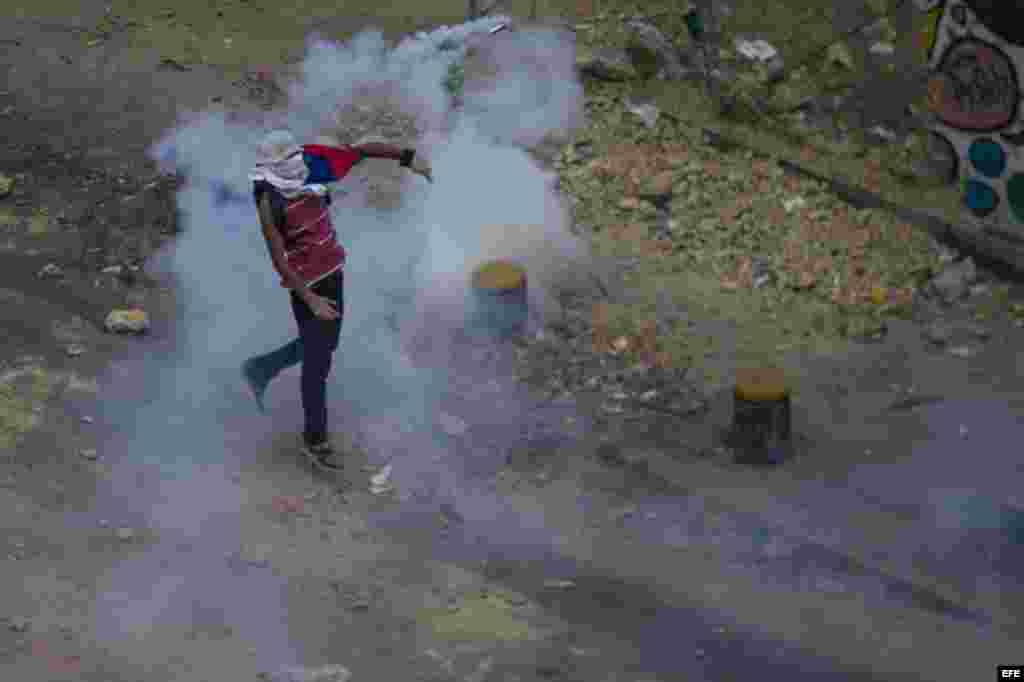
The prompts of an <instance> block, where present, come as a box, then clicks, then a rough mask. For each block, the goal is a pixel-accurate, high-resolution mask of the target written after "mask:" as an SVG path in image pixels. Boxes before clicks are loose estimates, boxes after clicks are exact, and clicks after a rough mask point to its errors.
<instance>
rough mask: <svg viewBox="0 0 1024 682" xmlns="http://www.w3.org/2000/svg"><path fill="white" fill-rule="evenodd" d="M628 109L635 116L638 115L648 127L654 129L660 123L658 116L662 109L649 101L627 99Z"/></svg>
mask: <svg viewBox="0 0 1024 682" xmlns="http://www.w3.org/2000/svg"><path fill="white" fill-rule="evenodd" d="M626 109H628V110H629V112H630V113H631V114H633V115H634V116H637V117H638V118H639V119H640V120H641V121H642V122H643V124H644V125H645V126H647V128H649V129H652V130H653V129H654V128H655V127H656V126H657V125H658V116H660V115H661V110H660V109H658V107H656V106H654V105H653V104H651V103H649V102H634V101H633V100H631V99H627V100H626Z"/></svg>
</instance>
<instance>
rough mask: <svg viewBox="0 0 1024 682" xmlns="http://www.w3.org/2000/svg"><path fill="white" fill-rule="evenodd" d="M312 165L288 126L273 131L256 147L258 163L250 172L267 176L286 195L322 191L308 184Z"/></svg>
mask: <svg viewBox="0 0 1024 682" xmlns="http://www.w3.org/2000/svg"><path fill="white" fill-rule="evenodd" d="M307 177H309V167H308V166H307V165H306V162H305V159H303V156H302V147H300V146H299V145H298V144H296V143H295V138H294V137H293V136H292V134H291V133H290V132H288V131H287V130H274V131H271V132H270V133H269V134H268V135H267V136H266V137H265V138H263V141H262V142H260V143H259V145H258V146H257V147H256V165H255V167H254V168H253V170H252V172H251V173H250V174H249V179H250V180H252V181H254V182H255V181H258V180H265V181H266V182H268V183H270V184H271V185H272V186H273V187H274V188H275V189H277V190H278V191H279V192H281V194H282V195H284V197H285V198H286V199H292V198H295V197H297V196H299V195H301V194H308V193H318V194H319V193H321V190H322V188H321V187H320V186H318V185H307V184H306V178H307Z"/></svg>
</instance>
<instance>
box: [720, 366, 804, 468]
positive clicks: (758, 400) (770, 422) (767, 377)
mask: <svg viewBox="0 0 1024 682" xmlns="http://www.w3.org/2000/svg"><path fill="white" fill-rule="evenodd" d="M789 396H790V393H789V386H788V384H787V383H786V376H785V374H784V373H783V372H782V370H780V369H775V368H762V369H741V370H737V372H736V388H735V391H734V396H733V424H732V433H731V434H730V441H731V442H732V445H733V447H734V448H735V449H736V458H737V460H738V461H743V462H746V463H749V464H779V463H781V462H782V461H783V460H785V459H787V458H788V456H789V454H790V447H791V439H790V435H791V429H790V400H789Z"/></svg>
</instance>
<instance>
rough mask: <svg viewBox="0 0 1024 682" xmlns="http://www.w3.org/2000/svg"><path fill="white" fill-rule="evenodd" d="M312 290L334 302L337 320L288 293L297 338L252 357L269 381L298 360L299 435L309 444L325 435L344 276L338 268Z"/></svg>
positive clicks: (342, 299) (324, 437) (342, 298)
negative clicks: (302, 416)
mask: <svg viewBox="0 0 1024 682" xmlns="http://www.w3.org/2000/svg"><path fill="white" fill-rule="evenodd" d="M312 289H313V293H315V294H317V295H318V296H323V297H324V298H328V299H330V300H332V301H334V302H335V303H336V304H337V306H338V313H339V318H338V319H337V320H321V319H319V318H317V317H316V316H315V315H314V314H313V311H312V310H310V308H309V306H308V305H306V303H305V301H303V300H302V299H301V298H299V297H298V296H297V295H296V294H295V292H292V293H291V299H292V312H293V313H294V314H295V322H296V324H297V325H298V327H299V338H297V339H295V340H294V341H291V342H290V343H287V344H285V345H284V346H282V347H280V348H278V349H277V350H275V351H272V352H270V353H267V354H266V355H261V356H259V357H257V358H254V360H253V364H254V365H255V366H256V367H258V368H259V369H258V371H259V373H260V375H261V376H262V377H263V378H265V380H266V382H267V383H269V382H270V381H271V380H272V379H273V378H274V377H275V376H277V375H278V374H279V373H280V372H281V371H282V370H284V369H286V368H288V367H294V366H295V365H297V364H299V363H300V362H301V363H302V410H303V412H304V413H305V421H306V424H305V429H304V432H303V435H304V436H305V438H306V441H307V442H308V443H311V444H315V443H320V442H322V441H324V440H326V438H327V375H328V374H330V371H331V359H332V357H333V355H334V351H335V350H337V348H338V339H339V337H340V336H341V322H342V318H343V316H344V309H345V291H344V275H343V274H342V271H341V270H338V271H337V272H335V273H334V274H332V275H328V276H327V277H325V278H324V279H322V280H320V281H319V282H317V283H316V284H314V285H313V287H312Z"/></svg>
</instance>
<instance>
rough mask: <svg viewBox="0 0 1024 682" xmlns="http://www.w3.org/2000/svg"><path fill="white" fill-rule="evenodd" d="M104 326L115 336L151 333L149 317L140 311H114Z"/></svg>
mask: <svg viewBox="0 0 1024 682" xmlns="http://www.w3.org/2000/svg"><path fill="white" fill-rule="evenodd" d="M104 326H105V327H106V329H107V331H108V332H112V333H115V334H145V333H146V332H147V331H149V316H148V315H147V314H146V312H145V311H143V310H138V309H133V310H112V311H111V312H110V314H109V315H107V319H106V321H105V322H104Z"/></svg>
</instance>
